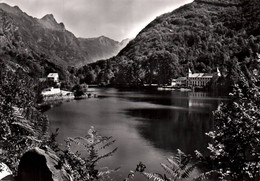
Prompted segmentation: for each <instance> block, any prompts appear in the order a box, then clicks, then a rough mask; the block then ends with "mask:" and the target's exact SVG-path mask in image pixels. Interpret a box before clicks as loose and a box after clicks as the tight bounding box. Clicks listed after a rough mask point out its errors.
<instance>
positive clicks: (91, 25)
mask: <svg viewBox="0 0 260 181" xmlns="http://www.w3.org/2000/svg"><path fill="white" fill-rule="evenodd" d="M191 1H192V0H185V1H184V0H0V2H5V3H7V4H10V5H18V6H19V7H20V8H21V9H22V10H23V11H25V12H26V13H27V14H29V15H32V16H34V17H38V18H41V17H43V16H44V15H45V14H53V15H54V17H55V18H56V20H57V22H63V23H64V24H65V26H66V28H67V29H68V30H70V31H72V32H73V33H74V34H75V35H76V36H79V37H97V36H101V35H105V36H108V37H110V38H113V39H115V40H122V39H124V38H128V37H130V36H131V38H132V37H133V36H135V35H136V34H137V33H138V32H139V31H140V30H141V29H142V28H143V27H144V26H145V25H147V24H148V23H149V22H150V21H152V20H153V19H154V18H155V17H156V16H159V15H160V14H163V13H166V12H169V11H171V10H173V9H175V8H177V7H179V6H180V5H183V4H185V3H189V2H191Z"/></svg>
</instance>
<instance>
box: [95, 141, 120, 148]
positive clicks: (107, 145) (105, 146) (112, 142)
mask: <svg viewBox="0 0 260 181" xmlns="http://www.w3.org/2000/svg"><path fill="white" fill-rule="evenodd" d="M115 141H116V140H113V141H110V142H108V143H106V144H105V145H103V146H101V147H100V148H99V149H98V150H102V149H105V148H107V147H109V146H110V145H112V144H114V143H115Z"/></svg>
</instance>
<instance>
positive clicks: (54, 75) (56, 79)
mask: <svg viewBox="0 0 260 181" xmlns="http://www.w3.org/2000/svg"><path fill="white" fill-rule="evenodd" d="M47 79H48V80H50V81H53V82H59V74H58V73H49V74H48V76H47Z"/></svg>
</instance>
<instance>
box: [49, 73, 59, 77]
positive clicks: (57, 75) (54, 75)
mask: <svg viewBox="0 0 260 181" xmlns="http://www.w3.org/2000/svg"><path fill="white" fill-rule="evenodd" d="M47 77H59V74H58V73H49V74H48V76H47Z"/></svg>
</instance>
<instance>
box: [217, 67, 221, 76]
mask: <svg viewBox="0 0 260 181" xmlns="http://www.w3.org/2000/svg"><path fill="white" fill-rule="evenodd" d="M217 75H218V77H221V73H220V71H219V69H218V67H217Z"/></svg>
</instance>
